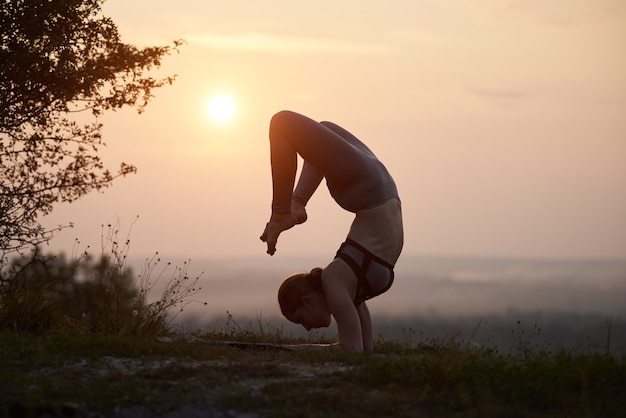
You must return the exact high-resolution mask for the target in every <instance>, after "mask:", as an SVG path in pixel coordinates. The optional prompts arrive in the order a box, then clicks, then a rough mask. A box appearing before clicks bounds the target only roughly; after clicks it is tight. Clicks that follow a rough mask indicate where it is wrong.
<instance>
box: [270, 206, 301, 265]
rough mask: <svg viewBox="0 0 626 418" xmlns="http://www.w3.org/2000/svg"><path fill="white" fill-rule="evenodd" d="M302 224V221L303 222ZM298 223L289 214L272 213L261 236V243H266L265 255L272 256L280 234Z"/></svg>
mask: <svg viewBox="0 0 626 418" xmlns="http://www.w3.org/2000/svg"><path fill="white" fill-rule="evenodd" d="M303 222H304V221H303ZM298 223H299V222H298V221H297V220H296V218H295V217H294V216H293V215H292V214H291V213H284V214H283V213H281V214H276V213H272V216H271V217H270V221H269V222H268V223H267V225H265V231H263V234H261V241H263V242H266V243H267V253H268V254H269V255H274V253H275V252H276V242H277V241H278V236H279V235H280V233H281V232H283V231H286V230H288V229H289V228H292V227H293V226H294V225H296V224H298Z"/></svg>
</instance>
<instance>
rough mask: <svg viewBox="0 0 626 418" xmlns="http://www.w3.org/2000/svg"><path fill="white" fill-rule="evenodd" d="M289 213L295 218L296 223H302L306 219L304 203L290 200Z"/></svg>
mask: <svg viewBox="0 0 626 418" xmlns="http://www.w3.org/2000/svg"><path fill="white" fill-rule="evenodd" d="M291 214H292V215H293V217H294V218H296V223H298V224H303V223H305V222H306V220H307V214H306V209H304V205H302V204H301V203H298V202H296V201H294V200H292V201H291Z"/></svg>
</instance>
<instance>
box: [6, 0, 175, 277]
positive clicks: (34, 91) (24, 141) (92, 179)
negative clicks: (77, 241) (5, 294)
mask: <svg viewBox="0 0 626 418" xmlns="http://www.w3.org/2000/svg"><path fill="white" fill-rule="evenodd" d="M103 2H104V0H4V1H3V2H2V3H0V167H1V168H0V267H2V261H3V260H4V259H5V257H6V254H9V253H12V252H15V251H20V250H22V249H25V248H27V247H32V246H34V245H37V244H40V243H42V242H44V241H46V240H48V239H49V238H50V236H51V233H52V232H53V231H50V230H46V229H45V228H43V227H42V225H41V224H40V223H39V222H38V218H39V217H40V216H43V215H46V214H48V213H50V211H51V210H52V208H53V205H54V204H55V203H57V202H72V201H74V200H76V199H78V198H79V197H81V196H83V195H85V194H87V193H89V192H91V191H100V190H102V189H103V188H106V187H108V186H110V185H111V183H112V182H113V180H114V179H115V178H117V177H120V176H125V175H127V174H129V173H133V172H135V171H136V168H135V167H134V166H132V165H130V164H126V163H122V164H121V166H120V167H119V169H117V170H116V171H113V172H112V171H109V170H108V169H107V168H105V166H104V164H103V162H102V161H101V159H100V157H99V156H98V151H99V149H101V147H103V146H104V145H105V143H104V142H103V139H102V136H101V128H102V124H101V123H100V122H99V121H98V117H99V116H100V115H101V114H102V113H103V112H105V111H115V110H117V109H120V108H122V107H124V106H130V107H134V108H136V109H137V111H138V112H139V113H141V112H142V111H143V110H144V107H145V106H146V105H147V103H148V101H149V100H150V99H151V98H152V97H153V95H152V92H153V89H155V88H158V87H161V86H163V85H165V84H171V83H172V82H173V80H174V78H175V76H172V77H166V78H162V79H155V78H152V77H150V76H148V75H147V74H146V73H147V72H149V71H150V70H152V69H154V68H158V67H159V66H160V64H161V59H162V58H163V57H164V56H166V55H169V54H171V53H172V52H173V51H177V50H178V47H179V46H180V45H181V42H180V41H174V42H173V44H172V45H170V46H155V47H146V48H141V49H140V48H137V47H135V46H133V45H128V44H124V43H122V42H121V39H120V35H119V33H118V30H117V27H116V25H115V24H114V22H113V21H112V20H111V19H110V18H107V17H105V16H103V15H102V10H101V6H102V3H103Z"/></svg>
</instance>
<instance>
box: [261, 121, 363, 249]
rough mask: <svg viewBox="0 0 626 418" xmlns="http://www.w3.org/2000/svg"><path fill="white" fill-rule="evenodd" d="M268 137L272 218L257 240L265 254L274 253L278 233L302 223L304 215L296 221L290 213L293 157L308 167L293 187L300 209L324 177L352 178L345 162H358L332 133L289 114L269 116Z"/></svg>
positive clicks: (356, 155) (295, 161)
mask: <svg viewBox="0 0 626 418" xmlns="http://www.w3.org/2000/svg"><path fill="white" fill-rule="evenodd" d="M269 136H270V160H271V165H272V191H273V195H272V216H271V218H270V221H269V222H268V223H267V225H266V227H265V231H264V232H263V234H262V235H261V240H262V241H264V242H267V246H268V251H267V252H268V253H269V254H274V252H275V251H276V242H277V240H278V236H279V235H280V233H281V232H282V231H285V230H287V229H289V228H291V227H293V226H294V225H296V224H297V223H301V222H304V220H306V216H304V218H303V219H296V218H295V217H294V216H293V214H292V211H291V205H292V198H293V193H294V184H295V177H296V171H297V155H298V154H300V155H301V156H302V158H303V159H304V160H305V161H306V165H307V166H308V165H310V167H305V170H303V175H302V176H301V178H300V181H299V182H298V187H297V190H298V193H297V199H296V203H297V205H299V206H304V205H305V204H306V201H308V198H310V197H311V195H312V194H313V192H314V191H315V189H317V187H318V186H319V184H320V182H321V179H322V178H323V177H324V176H331V177H335V178H342V177H343V178H345V177H346V176H348V178H349V177H353V176H354V175H355V172H354V170H351V169H350V168H351V166H350V164H346V162H347V161H350V160H351V161H355V160H358V159H359V152H358V151H357V150H356V149H355V148H354V147H353V146H352V145H350V144H349V143H348V142H346V141H345V140H344V139H343V138H341V136H339V135H337V134H336V133H335V132H333V131H332V130H330V129H328V128H326V127H325V126H323V125H321V124H319V123H318V122H316V121H314V120H312V119H310V118H307V117H306V116H303V115H300V114H298V113H295V112H290V111H282V112H279V113H277V114H276V115H274V117H272V120H271V122H270V132H269ZM344 171H345V173H344ZM299 209H303V208H300V207H299ZM301 218H302V217H301Z"/></svg>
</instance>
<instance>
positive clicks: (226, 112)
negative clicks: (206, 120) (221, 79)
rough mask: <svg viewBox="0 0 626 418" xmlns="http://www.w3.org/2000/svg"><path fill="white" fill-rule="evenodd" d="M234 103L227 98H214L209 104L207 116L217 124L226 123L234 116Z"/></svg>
mask: <svg viewBox="0 0 626 418" xmlns="http://www.w3.org/2000/svg"><path fill="white" fill-rule="evenodd" d="M235 108H236V106H235V102H234V100H233V99H232V98H230V97H229V96H224V95H220V96H215V97H213V98H212V99H211V101H210V102H209V107H208V111H209V115H210V116H211V118H212V119H213V120H215V121H217V122H227V121H229V120H230V119H232V117H233V116H234V115H235Z"/></svg>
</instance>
